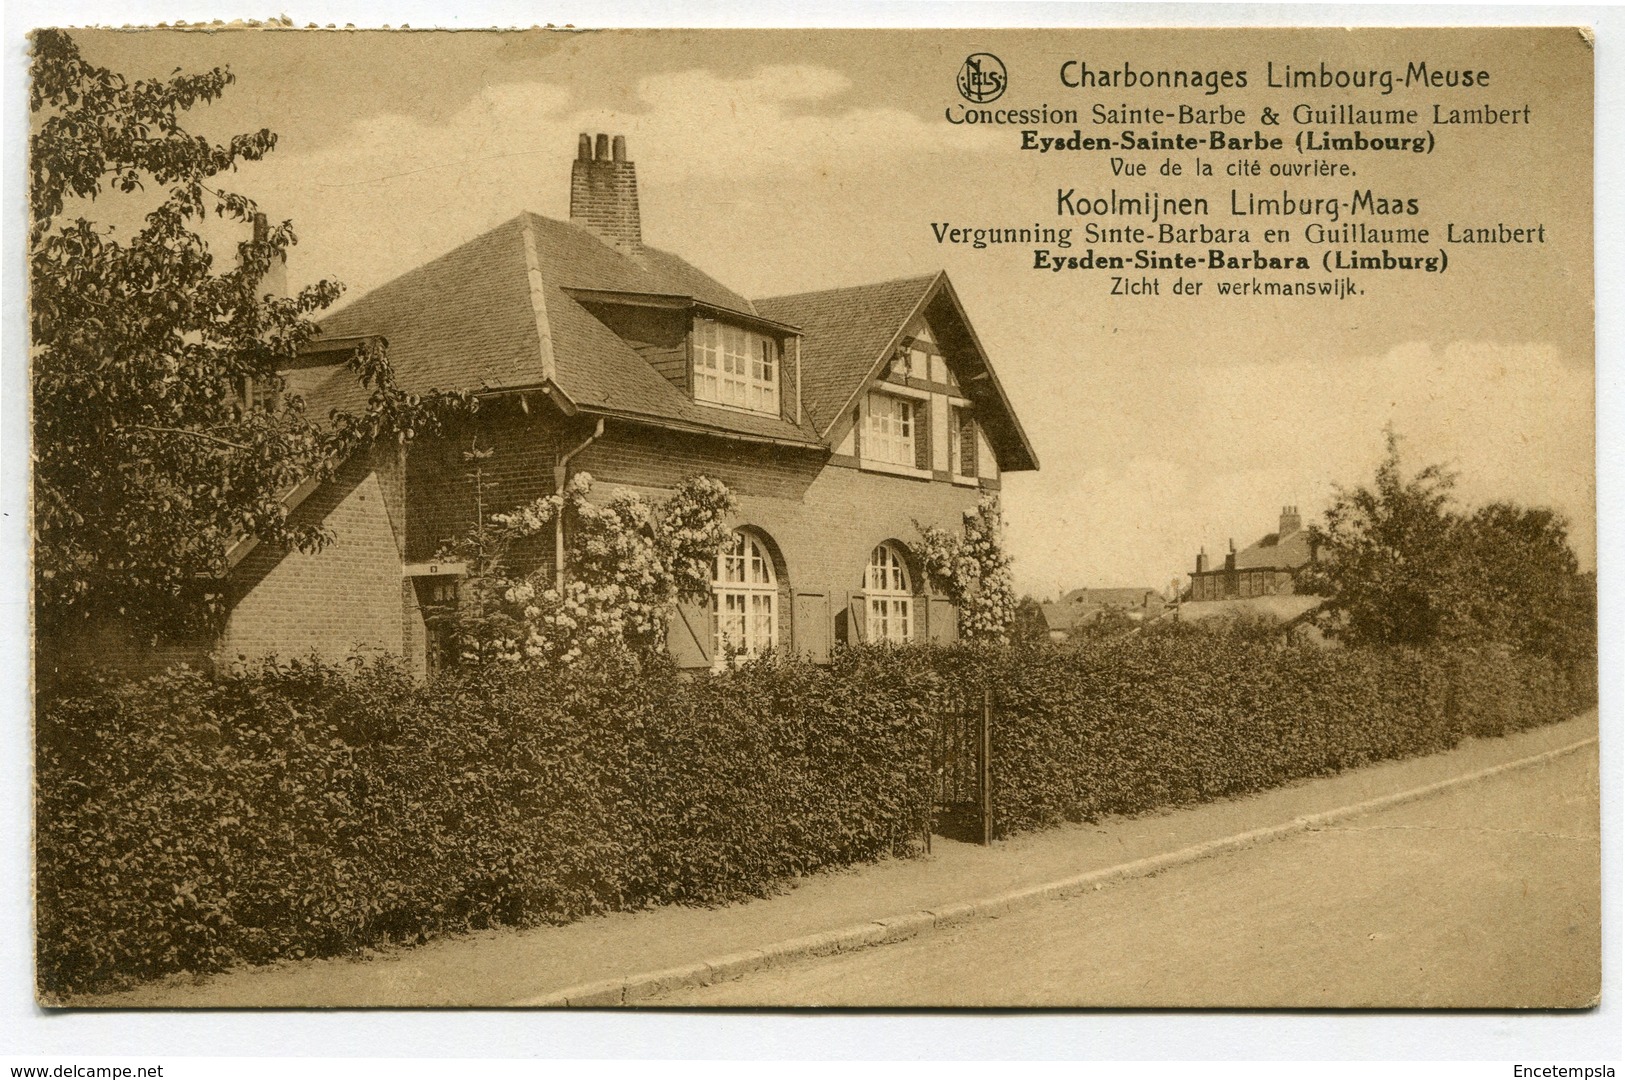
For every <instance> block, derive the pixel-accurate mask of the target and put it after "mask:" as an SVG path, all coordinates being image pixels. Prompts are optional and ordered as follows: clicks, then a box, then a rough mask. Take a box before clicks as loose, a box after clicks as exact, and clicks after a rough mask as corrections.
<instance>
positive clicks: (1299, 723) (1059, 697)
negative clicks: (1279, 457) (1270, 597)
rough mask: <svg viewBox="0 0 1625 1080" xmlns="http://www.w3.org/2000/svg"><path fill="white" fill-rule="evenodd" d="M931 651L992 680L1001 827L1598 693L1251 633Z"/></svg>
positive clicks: (1051, 819)
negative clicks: (1067, 646)
mask: <svg viewBox="0 0 1625 1080" xmlns="http://www.w3.org/2000/svg"><path fill="white" fill-rule="evenodd" d="M935 663H936V664H937V666H938V667H939V669H940V670H941V671H942V672H944V673H945V675H947V676H949V677H951V678H954V679H956V680H958V683H957V684H958V685H959V686H962V687H964V688H965V689H966V690H969V691H973V692H979V689H980V688H981V687H983V686H986V687H992V688H993V689H994V691H995V700H996V706H995V709H994V725H993V732H992V762H993V816H994V827H995V834H996V835H1000V836H1008V835H1010V834H1012V833H1015V832H1020V831H1022V830H1026V829H1034V828H1043V827H1046V826H1050V825H1054V824H1057V823H1059V822H1063V821H1095V820H1098V819H1100V818H1102V817H1104V816H1106V815H1110V814H1136V813H1143V812H1145V811H1148V810H1155V809H1160V808H1164V807H1170V806H1180V805H1187V804H1192V803H1198V802H1204V801H1207V800H1211V799H1216V798H1223V797H1228V796H1235V795H1241V794H1246V793H1249V792H1255V791H1262V790H1265V789H1268V788H1272V787H1277V786H1279V785H1281V784H1284V783H1288V782H1290V781H1294V780H1300V779H1304V778H1308V777H1314V776H1326V775H1331V774H1334V773H1337V772H1340V771H1342V770H1344V769H1349V768H1353V767H1356V766H1359V765H1364V764H1368V763H1371V762H1376V761H1383V760H1389V759H1394V758H1402V757H1410V756H1414V755H1418V754H1427V753H1434V752H1437V751H1440V750H1445V749H1449V748H1450V747H1453V746H1455V745H1456V744H1457V743H1459V742H1460V741H1461V740H1462V738H1463V737H1464V736H1468V735H1475V736H1494V735H1505V734H1508V733H1510V732H1512V731H1517V730H1522V729H1524V728H1528V727H1532V726H1534V725H1536V724H1542V723H1549V722H1551V721H1553V720H1557V719H1561V718H1562V717H1565V716H1568V715H1570V714H1572V713H1573V712H1575V711H1577V710H1578V709H1581V708H1584V707H1586V706H1588V705H1590V704H1594V703H1595V701H1596V684H1595V677H1594V672H1593V673H1585V672H1581V673H1578V674H1574V673H1568V672H1564V671H1562V670H1560V669H1558V668H1557V667H1556V666H1555V665H1553V664H1551V663H1550V662H1548V661H1544V660H1539V659H1529V658H1523V657H1518V656H1512V655H1508V654H1505V653H1499V652H1484V653H1474V652H1468V651H1461V652H1447V651H1427V652H1421V651H1414V650H1399V649H1394V650H1379V649H1369V650H1366V649H1362V650H1332V651H1327V650H1324V649H1319V648H1315V647H1312V646H1305V647H1293V648H1283V647H1282V646H1281V645H1280V644H1279V643H1277V642H1272V641H1269V640H1257V639H1254V638H1251V637H1249V636H1248V635H1246V634H1234V635H1226V634H1223V633H1219V634H1211V633H1204V634H1200V635H1154V636H1145V637H1131V638H1127V639H1122V640H1120V641H1117V642H1111V643H1103V644H1099V645H1095V646H1091V647H1089V648H1085V649H1077V650H1058V649H1036V650H1031V651H1020V650H1009V649H1003V650H976V649H952V650H946V651H943V652H940V653H938V654H937V655H936V657H935ZM973 696H974V695H973ZM963 707H966V708H975V707H976V701H975V700H968V701H966V703H965V705H964V706H963Z"/></svg>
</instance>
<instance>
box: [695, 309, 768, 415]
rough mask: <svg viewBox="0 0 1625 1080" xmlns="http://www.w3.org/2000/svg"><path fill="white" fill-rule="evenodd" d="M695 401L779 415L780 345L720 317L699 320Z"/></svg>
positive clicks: (697, 320) (697, 326)
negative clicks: (717, 318)
mask: <svg viewBox="0 0 1625 1080" xmlns="http://www.w3.org/2000/svg"><path fill="white" fill-rule="evenodd" d="M692 345H693V347H692V350H691V351H692V353H693V363H694V400H695V401H698V402H701V403H704V404H708V405H721V406H723V407H724V408H729V409H742V410H744V411H746V412H755V413H766V414H768V415H772V416H777V415H778V413H779V367H780V364H779V343H778V341H777V340H776V339H774V338H771V337H769V336H768V335H766V334H759V333H757V332H756V331H754V330H746V329H745V328H744V327H742V326H735V325H734V324H733V323H725V322H719V321H717V320H716V319H700V318H696V319H695V320H694V332H693V335H692Z"/></svg>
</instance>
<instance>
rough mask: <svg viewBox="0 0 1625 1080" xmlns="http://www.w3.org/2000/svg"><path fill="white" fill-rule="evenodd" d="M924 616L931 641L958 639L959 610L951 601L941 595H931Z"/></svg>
mask: <svg viewBox="0 0 1625 1080" xmlns="http://www.w3.org/2000/svg"><path fill="white" fill-rule="evenodd" d="M924 606H926V607H927V608H928V612H929V613H928V614H927V616H926V624H925V628H926V633H927V634H928V635H929V636H930V640H931V641H958V640H959V612H958V610H957V609H955V607H954V604H953V601H952V600H949V599H947V598H946V597H942V596H933V597H931V599H930V602H929V604H927V605H924Z"/></svg>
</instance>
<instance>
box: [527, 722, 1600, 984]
mask: <svg viewBox="0 0 1625 1080" xmlns="http://www.w3.org/2000/svg"><path fill="white" fill-rule="evenodd" d="M1597 741H1598V736H1596V735H1590V736H1587V737H1586V738H1584V739H1580V740H1578V741H1576V742H1572V743H1568V744H1566V745H1564V746H1559V747H1555V748H1553V749H1551V750H1544V751H1542V752H1541V753H1538V754H1531V755H1530V756H1528V757H1523V758H1518V759H1516V760H1513V761H1504V762H1501V763H1500V764H1499V765H1491V766H1488V767H1487V768H1483V769H1478V770H1476V771H1474V772H1470V773H1464V774H1462V775H1460V776H1452V777H1449V778H1448V779H1445V780H1436V781H1434V782H1433V783H1431V784H1423V785H1421V786H1420V787H1414V788H1408V789H1406V790H1404V791H1397V792H1393V793H1391V794H1388V795H1379V796H1377V797H1375V798H1371V799H1365V800H1363V801H1361V802H1356V803H1349V804H1348V805H1346V806H1339V807H1337V808H1335V809H1332V810H1323V811H1321V812H1319V813H1315V814H1304V815H1301V816H1299V817H1295V818H1293V819H1292V820H1291V821H1284V822H1281V823H1279V824H1276V825H1266V826H1264V827H1262V828H1257V829H1248V830H1247V831H1245V832H1239V833H1234V834H1232V835H1230V836H1223V837H1219V838H1217V839H1213V840H1204V841H1202V842H1201V843H1199V844H1191V845H1189V846H1187V847H1182V848H1179V849H1177V850H1174V851H1169V852H1164V853H1163V854H1161V855H1151V856H1147V857H1146V858H1143V859H1135V860H1133V861H1131V862H1126V863H1118V864H1117V865H1115V866H1107V867H1103V868H1101V869H1099V870H1089V871H1086V872H1084V873H1081V874H1073V875H1071V876H1069V877H1064V878H1059V879H1057V880H1055V881H1048V882H1043V883H1041V884H1038V885H1026V886H1023V887H1022V888H1019V889H1010V890H1007V891H1005V892H1002V893H996V894H994V895H992V896H988V897H984V898H982V899H980V900H966V901H961V902H958V903H953V904H944V905H941V906H939V907H937V908H934V909H930V910H921V911H913V912H906V913H903V914H898V915H891V916H887V917H885V918H882V919H874V920H870V921H868V922H862V923H855V924H853V925H850V926H844V927H841V928H839V929H835V930H824V931H820V932H819V933H816V934H806V935H803V936H801V937H795V938H787V939H785V940H783V941H777V942H773V943H771V944H769V945H764V946H762V947H760V948H756V949H747V950H744V951H741V952H735V953H728V954H726V955H723V956H718V957H716V958H714V959H710V960H701V961H696V962H694V963H689V964H682V965H679V966H677V967H670V968H663V969H660V970H657V971H649V972H640V973H637V974H633V975H625V976H621V977H619V978H613V979H604V980H601V981H598V982H592V983H582V984H579V985H577V986H571V987H566V988H565V989H563V990H559V991H555V992H553V993H549V994H543V995H540V996H537V997H530V998H524V999H521V1000H519V1001H514V1002H511V1003H510V1004H509V1005H508V1006H507V1008H515V1009H533V1008H543V1009H546V1008H554V1009H557V1008H607V1007H614V1006H626V1005H637V1004H639V1003H640V1002H644V1001H647V1000H648V999H650V998H653V997H656V996H657V995H660V994H664V993H668V992H670V991H672V990H682V989H690V988H693V987H699V986H707V985H709V984H711V983H714V982H719V981H721V980H723V979H730V978H736V977H738V976H740V975H746V974H749V973H751V972H753V971H761V970H763V969H764V968H769V967H774V966H777V965H779V964H783V963H786V962H789V961H791V960H801V959H805V958H807V957H813V956H828V955H831V954H833V953H841V952H850V951H852V950H854V949H861V948H866V947H868V946H871V945H884V944H889V943H891V942H894V941H904V940H907V939H908V938H912V937H917V936H919V935H920V934H923V933H926V932H928V931H931V930H935V929H938V928H939V927H944V926H954V925H958V924H960V923H966V922H971V921H974V920H977V919H984V918H988V917H991V916H997V915H1003V914H1006V913H1008V912H1011V911H1017V910H1021V909H1024V908H1028V907H1032V906H1035V905H1037V904H1040V903H1042V902H1044V901H1046V900H1054V899H1058V898H1061V897H1066V896H1075V895H1077V894H1078V893H1083V892H1094V891H1097V890H1100V889H1104V888H1105V887H1106V886H1107V885H1115V884H1117V883H1119V882H1122V881H1129V880H1132V879H1134V878H1141V877H1149V876H1150V875H1152V874H1156V873H1159V872H1161V871H1163V870H1168V869H1171V868H1173V867H1176V866H1184V865H1187V864H1189V863H1193V862H1199V861H1201V860H1202V859H1207V858H1211V857H1212V856H1214V855H1219V854H1223V853H1226V852H1230V851H1239V850H1243V849H1245V848H1250V847H1256V846H1258V845H1260V844H1266V843H1270V842H1272V841H1275V840H1281V839H1284V838H1285V837H1288V836H1295V835H1297V834H1298V833H1303V832H1310V831H1312V830H1314V829H1316V828H1318V827H1321V826H1325V825H1330V824H1333V823H1335V822H1338V821H1343V820H1345V819H1347V818H1351V817H1358V816H1360V815H1361V814H1369V813H1372V812H1374V811H1377V810H1385V809H1387V808H1389V807H1391V806H1399V805H1401V804H1403V803H1408V802H1415V801H1417V800H1418V799H1425V798H1427V797H1429V796H1430V795H1436V794H1438V793H1440V792H1443V791H1448V790H1450V789H1451V788H1456V787H1462V786H1464V785H1467V784H1474V783H1478V782H1480V781H1483V780H1488V779H1490V778H1491V777H1494V776H1498V775H1500V774H1501V773H1506V772H1513V771H1515V770H1517V769H1526V768H1530V767H1532V766H1535V765H1541V764H1544V763H1546V762H1548V761H1552V760H1554V759H1556V758H1560V757H1564V756H1566V755H1568V754H1572V753H1575V752H1576V751H1579V750H1582V749H1584V748H1585V747H1587V746H1591V745H1593V744H1596V743H1597Z"/></svg>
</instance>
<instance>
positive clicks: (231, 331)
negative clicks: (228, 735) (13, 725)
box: [28, 30, 471, 633]
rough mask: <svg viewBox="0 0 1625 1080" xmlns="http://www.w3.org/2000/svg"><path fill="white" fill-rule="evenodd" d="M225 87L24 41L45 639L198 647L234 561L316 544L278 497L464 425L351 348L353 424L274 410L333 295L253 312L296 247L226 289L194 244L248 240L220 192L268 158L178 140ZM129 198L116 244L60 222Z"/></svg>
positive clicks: (240, 269) (249, 256) (239, 205)
mask: <svg viewBox="0 0 1625 1080" xmlns="http://www.w3.org/2000/svg"><path fill="white" fill-rule="evenodd" d="M233 81H234V77H233V75H232V74H231V72H230V71H229V70H227V69H224V68H214V69H213V70H210V71H208V72H204V73H201V74H191V75H189V74H181V73H179V72H177V73H175V74H172V75H171V76H170V77H169V78H167V79H161V80H137V81H134V82H132V81H130V80H128V79H126V78H125V77H124V76H122V75H120V74H117V73H115V72H112V71H109V70H107V69H106V68H100V67H96V66H94V65H92V64H90V63H89V62H87V61H86V60H85V59H84V58H83V57H82V56H81V55H80V52H79V49H78V47H77V45H76V44H75V43H74V41H73V39H72V38H71V37H70V36H69V35H67V34H65V33H63V32H61V31H57V30H42V31H39V32H38V33H36V34H35V35H34V39H33V66H32V84H31V87H30V94H31V97H30V104H31V107H32V111H33V116H34V123H33V130H32V133H31V136H30V142H29V158H30V161H29V165H30V170H31V174H30V176H31V185H30V190H29V251H28V259H29V284H30V297H29V301H30V330H31V334H32V352H31V362H32V366H33V395H34V453H35V465H34V495H35V498H34V530H35V531H34V535H35V572H36V590H35V597H36V612H37V617H38V619H39V621H40V624H41V628H42V630H44V631H46V632H47V633H49V632H51V631H53V630H63V629H67V628H68V627H70V626H71V625H73V624H74V623H75V622H78V621H82V620H84V619H86V618H90V617H92V616H94V615H97V614H113V613H117V614H120V615H122V616H123V617H124V618H125V619H126V620H127V621H128V622H131V623H134V624H138V625H143V626H145V627H148V628H150V629H152V630H153V631H167V632H174V633H191V632H197V631H200V630H204V629H207V628H209V627H211V626H213V625H215V624H216V623H217V621H218V619H219V617H220V615H221V614H222V607H221V603H220V599H219V596H218V593H219V591H220V590H219V579H220V577H221V576H222V575H223V574H224V573H225V571H226V570H227V568H228V552H229V551H230V549H231V548H232V546H233V545H234V544H236V543H237V542H239V541H240V540H242V539H244V538H245V537H254V538H257V539H259V540H262V541H270V542H273V543H277V544H281V545H284V546H287V547H290V548H297V549H300V550H304V551H313V550H316V549H318V548H320V547H322V546H323V545H325V544H327V543H329V542H331V541H333V540H334V538H335V537H334V535H333V533H332V532H331V531H330V530H329V529H328V528H326V527H325V526H324V525H322V524H321V523H317V522H302V521H297V520H290V517H289V511H288V507H287V505H286V503H285V501H284V497H285V496H286V495H287V493H288V492H289V491H290V490H291V489H292V488H294V487H296V486H298V485H299V484H301V483H303V482H304V481H306V480H309V479H311V478H318V479H320V478H326V477H327V476H329V475H331V474H332V472H333V471H334V470H335V469H336V468H337V467H338V466H339V465H340V464H341V463H342V462H343V461H344V460H345V459H346V458H347V457H349V456H350V455H352V454H354V453H356V452H359V451H361V450H363V449H364V448H365V447H366V446H367V445H369V444H370V443H372V442H374V441H375V440H380V439H382V440H393V441H399V442H405V441H407V440H409V439H410V438H412V436H413V435H414V434H415V433H416V432H417V431H418V430H420V429H422V428H423V427H425V426H432V425H433V424H434V423H435V419H436V416H437V415H438V414H439V412H441V411H443V410H444V409H445V408H446V407H448V406H460V407H464V408H466V407H471V402H469V400H468V399H467V398H464V397H461V396H450V395H439V394H434V395H429V396H427V397H426V398H423V399H420V398H418V397H416V396H414V395H411V394H406V393H403V392H402V391H400V390H399V389H398V388H396V386H395V385H394V380H393V378H392V374H391V371H390V367H389V362H388V359H387V357H386V356H385V354H384V352H383V351H382V349H380V348H378V347H376V346H371V345H367V346H362V347H360V348H358V349H357V350H356V351H355V353H354V355H352V356H350V357H349V358H348V361H347V362H348V365H349V368H350V370H351V371H352V372H353V374H354V375H355V377H356V378H357V379H358V380H359V382H360V383H361V385H362V386H363V387H364V388H365V391H366V393H365V395H364V396H365V397H366V403H365V405H364V406H363V407H361V408H360V409H358V410H356V411H352V412H347V413H339V412H333V413H330V414H329V415H328V416H326V417H318V416H314V415H310V414H309V413H308V412H307V410H306V404H305V401H304V400H303V398H301V397H300V396H298V395H283V394H281V393H280V391H281V390H282V389H283V387H284V382H283V380H282V378H281V377H280V376H279V372H280V371H284V370H287V368H288V367H289V366H290V363H291V362H292V361H293V360H294V358H295V357H296V356H297V355H298V353H299V351H300V348H301V347H302V346H304V345H305V344H306V343H307V342H309V341H310V340H311V338H312V337H313V336H315V334H316V333H317V326H316V324H315V323H314V322H312V321H311V316H312V315H314V314H315V313H317V312H319V311H321V310H323V309H325V308H326V307H328V306H329V305H330V304H331V303H332V302H333V301H334V300H335V299H337V297H338V296H339V294H340V291H341V287H340V286H339V285H337V284H336V283H334V282H330V281H319V282H317V283H315V284H313V285H309V286H306V287H305V288H303V289H300V290H298V291H297V292H296V293H295V294H293V295H291V296H275V295H269V294H268V290H267V289H265V288H264V287H263V282H264V278H265V276H266V274H267V272H268V271H269V270H270V269H271V267H272V265H273V263H274V262H277V261H280V260H282V259H284V258H285V255H286V252H287V250H288V248H289V247H290V246H292V245H293V244H294V243H295V241H296V237H295V234H294V231H293V227H292V224H291V223H290V222H287V221H283V222H281V223H279V224H270V225H267V226H266V227H264V228H263V229H257V230H254V234H255V235H254V236H253V237H252V238H251V239H248V240H246V241H244V242H243V243H241V244H239V245H237V250H236V252H235V259H234V260H233V261H232V263H231V264H230V265H229V266H226V267H224V268H222V267H219V266H217V264H216V260H215V257H214V255H213V254H212V253H211V251H210V250H209V246H208V244H207V243H206V242H205V240H204V238H203V237H202V236H201V235H200V234H199V231H198V230H199V227H200V226H201V225H202V224H203V223H204V222H205V221H206V220H207V218H208V217H209V216H210V215H211V214H212V215H213V216H215V217H216V218H218V219H221V220H223V221H226V222H234V223H239V224H240V225H241V226H243V228H244V231H245V232H247V231H249V230H248V226H249V225H250V224H251V223H252V222H253V221H254V219H255V217H256V215H257V214H258V207H257V206H256V204H255V203H254V202H253V200H251V199H249V198H247V197H246V196H244V195H242V194H239V193H235V192H232V191H229V190H225V189H224V188H223V187H222V186H221V185H220V182H219V178H220V177H222V176H223V175H224V174H227V173H231V172H234V171H236V169H237V167H238V166H239V165H240V164H243V163H247V162H254V161H259V160H261V159H262V158H263V157H265V155H266V154H268V153H270V152H271V151H272V149H273V148H274V147H275V146H276V136H275V135H274V134H273V133H272V132H270V131H268V130H264V129H262V130H260V131H257V132H252V133H248V134H240V135H236V136H233V137H232V138H230V139H229V140H228V141H227V142H225V143H224V144H221V143H214V142H211V141H210V140H208V139H207V138H204V137H201V136H198V135H194V134H192V133H189V132H188V131H187V130H186V128H185V127H184V126H183V125H182V116H183V114H184V113H185V112H186V111H187V110H189V109H191V108H192V107H194V106H196V105H200V104H206V103H208V102H212V101H214V100H216V99H217V98H219V97H220V96H221V95H222V94H223V93H224V92H225V90H226V88H227V87H228V86H229V85H230V84H231V83H232V82H233ZM148 185H154V186H155V187H156V188H157V189H158V190H157V191H156V192H152V193H151V194H150V196H149V197H156V198H157V200H158V201H157V205H156V207H154V208H153V209H152V210H151V211H150V212H148V213H147V214H146V216H145V218H144V220H143V222H142V224H141V225H140V226H139V228H137V229H136V230H135V231H134V232H133V233H132V234H130V235H128V236H127V237H124V238H120V237H119V236H118V234H117V232H118V231H117V230H116V229H115V228H113V227H111V226H108V225H101V224H96V223H93V222H92V221H90V220H88V219H87V218H85V217H83V216H79V215H78V214H77V213H75V212H74V211H75V210H76V209H78V208H79V207H80V205H81V204H83V203H85V202H86V201H90V200H95V199H97V198H98V197H102V196H106V195H109V194H115V195H125V196H133V195H136V194H137V193H140V192H144V191H146V189H147V187H148ZM255 391H258V393H256V392H255Z"/></svg>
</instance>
